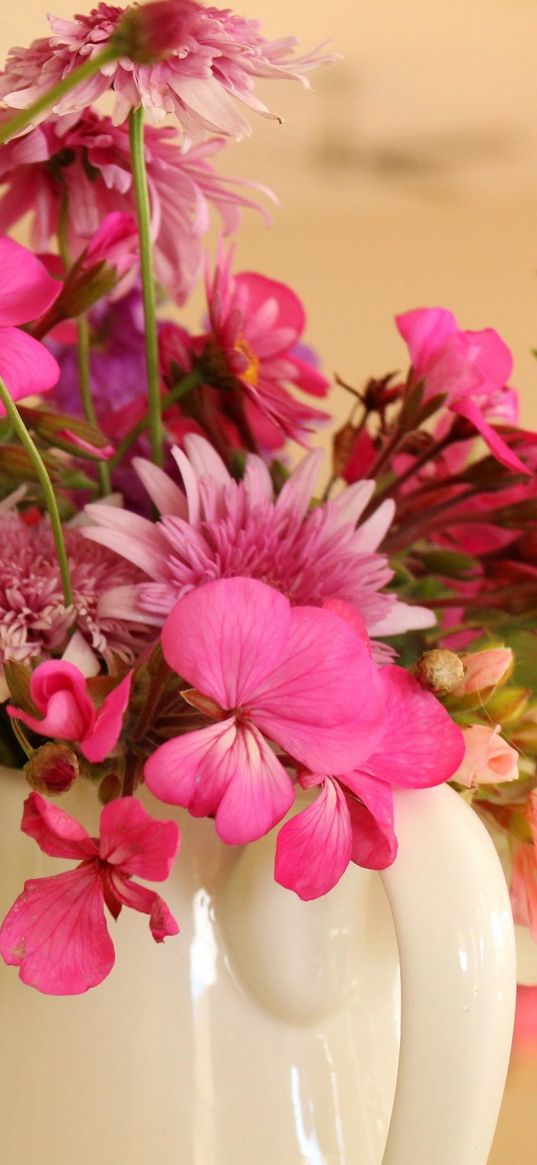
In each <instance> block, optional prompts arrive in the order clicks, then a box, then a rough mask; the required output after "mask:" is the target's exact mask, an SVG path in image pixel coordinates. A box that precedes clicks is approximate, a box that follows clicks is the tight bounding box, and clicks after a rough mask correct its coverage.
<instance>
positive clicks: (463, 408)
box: [452, 397, 531, 474]
mask: <svg viewBox="0 0 537 1165" xmlns="http://www.w3.org/2000/svg"><path fill="white" fill-rule="evenodd" d="M452 407H453V412H455V413H458V414H459V416H461V417H466V420H467V421H470V424H472V425H473V426H474V428H476V429H477V431H478V433H480V435H481V436H482V438H483V440H484V441H485V442H486V444H487V445H488V447H489V449H490V451H491V453H493V454H494V456H495V458H496V460H497V461H499V462H500V464H501V465H505V466H506V467H507V469H512V470H514V472H515V473H524V474H531V470H530V469H528V466H527V465H524V462H523V461H521V460H520V458H519V457H517V455H516V453H513V450H512V449H510V448H509V446H508V445H507V444H506V442H505V441H504V439H503V437H501V436H500V434H499V433H498V432H497V430H496V429H494V428H493V427H492V425H489V423H488V421H486V420H485V417H484V415H483V411H482V409H480V408H479V406H478V405H477V404H476V403H475V401H473V400H470V398H469V397H465V398H463V399H462V400H458V401H456V402H455V403H454V404H453V406H452Z"/></svg>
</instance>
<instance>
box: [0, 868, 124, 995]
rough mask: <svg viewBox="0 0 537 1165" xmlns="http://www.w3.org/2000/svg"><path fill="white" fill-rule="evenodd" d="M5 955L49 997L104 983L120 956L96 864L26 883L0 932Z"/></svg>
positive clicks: (3, 954)
mask: <svg viewBox="0 0 537 1165" xmlns="http://www.w3.org/2000/svg"><path fill="white" fill-rule="evenodd" d="M0 954H1V955H2V958H3V959H4V960H5V962H6V963H9V964H11V965H12V966H19V967H20V977H21V979H22V981H23V983H27V984H29V986H31V987H36V988H37V990H38V991H43V992H44V993H45V994H47V995H79V994H81V992H83V991H87V990H88V989H89V988H90V987H95V986H96V985H97V984H98V983H101V982H102V980H103V979H105V978H106V976H107V975H108V974H109V973H110V971H111V970H112V967H113V965H114V957H115V956H114V947H113V944H112V940H111V938H110V935H109V933H108V929H107V926H106V920H105V917H104V909H103V892H102V885H101V877H100V873H99V867H98V866H97V864H96V863H95V864H94V863H89V864H88V865H84V866H78V868H77V869H76V870H69V871H68V873H65V874H55V875H53V877H51V878H35V879H32V880H31V881H29V882H26V883H25V886H24V890H23V893H22V894H20V895H19V897H18V898H17V900H16V902H15V903H14V904H13V906H12V908H11V910H10V911H9V914H8V915H7V917H6V918H5V919H4V922H3V924H2V927H1V928H0Z"/></svg>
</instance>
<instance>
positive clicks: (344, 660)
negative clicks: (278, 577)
mask: <svg viewBox="0 0 537 1165" xmlns="http://www.w3.org/2000/svg"><path fill="white" fill-rule="evenodd" d="M162 647H163V651H164V655H165V657H166V660H167V662H168V663H169V665H170V667H171V668H172V669H173V670H174V671H176V672H178V673H179V675H181V676H182V677H183V678H184V679H186V680H187V681H188V683H190V684H192V685H194V687H195V689H196V690H197V692H198V693H199V694H200V695H201V697H202V701H203V706H204V707H207V706H212V709H213V711H212V715H213V716H214V718H215V722H214V723H213V724H211V725H210V726H209V727H207V728H202V729H200V730H199V731H194V732H187V733H186V734H185V735H183V736H180V737H177V738H176V739H174V740H169V741H166V743H165V744H162V745H161V746H160V748H158V749H157V751H156V752H155V753H153V756H151V757H150V758H149V760H148V761H147V763H146V766H145V778H146V782H147V784H148V786H149V788H150V789H151V791H152V792H153V793H154V794H155V795H156V796H157V797H160V799H161V800H163V801H169V802H171V803H172V804H176V805H183V806H185V807H187V808H188V809H189V810H190V812H191V813H192V814H193V815H194V816H196V817H198V816H200V817H204V816H209V815H215V818H216V829H217V831H218V834H219V836H220V837H221V838H222V840H223V841H226V842H229V843H231V844H233V845H235V844H242V843H243V842H247V841H253V840H255V838H258V837H261V836H262V834H264V833H266V832H267V831H268V830H269V829H271V828H272V826H273V825H275V824H276V823H277V822H278V821H280V820H281V818H282V817H283V816H284V815H285V813H286V812H287V810H288V809H289V807H290V805H291V804H292V802H293V799H294V789H293V785H292V782H291V780H290V778H289V776H288V774H287V772H286V771H285V768H284V767H283V764H282V763H281V761H280V759H279V758H278V756H277V755H276V752H275V751H273V749H272V747H271V743H270V742H274V743H276V744H277V745H279V747H280V749H283V750H284V751H285V752H286V753H288V754H289V755H290V757H292V758H293V760H294V761H295V762H296V761H298V762H299V763H300V764H301V765H306V766H308V768H312V769H314V770H315V771H318V769H319V766H320V765H322V764H325V763H326V764H327V765H330V766H331V767H332V766H333V767H334V769H335V770H337V771H340V770H341V769H342V768H345V767H346V766H347V765H349V766H353V765H355V764H357V763H359V761H360V759H361V758H362V757H363V756H364V755H367V753H368V752H369V751H370V750H371V745H372V742H373V741H374V740H376V739H377V738H378V736H379V732H380V731H381V724H382V716H383V697H382V692H381V688H380V682H379V679H378V672H377V669H376V667H375V665H374V664H373V662H372V660H371V657H370V654H369V649H368V645H367V644H366V643H365V642H364V639H363V637H362V636H359V635H357V634H356V631H355V630H354V627H352V626H350V625H349V623H347V621H346V620H344V619H342V618H340V616H339V615H337V614H334V613H333V612H332V611H328V610H319V609H317V608H311V607H291V605H290V603H289V601H288V600H287V599H286V598H285V596H284V595H281V594H279V593H278V592H277V591H275V590H274V589H273V588H272V587H268V586H266V585H265V584H264V583H262V582H258V581H257V580H255V579H247V578H235V579H220V580H219V581H218V582H214V583H207V585H206V586H204V587H200V588H198V589H197V590H195V591H191V592H190V594H188V595H186V597H185V598H184V599H181V600H180V601H179V602H178V603H177V605H176V606H175V607H174V609H173V611H172V612H171V614H170V615H169V616H168V619H167V620H166V623H165V625H164V628H163V631H162ZM197 698H198V697H196V699H197ZM208 702H209V705H208Z"/></svg>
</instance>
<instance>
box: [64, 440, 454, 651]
mask: <svg viewBox="0 0 537 1165" xmlns="http://www.w3.org/2000/svg"><path fill="white" fill-rule="evenodd" d="M185 448H186V450H187V453H188V456H186V455H185V454H184V453H183V452H181V451H180V450H178V449H176V450H175V451H174V453H175V458H176V461H177V464H178V466H179V469H180V471H181V474H182V478H183V483H184V488H185V491H186V497H185V494H184V493H183V492H182V490H180V489H179V488H178V486H176V485H175V484H174V483H173V482H172V481H171V479H170V478H169V477H168V476H167V475H166V474H165V473H163V472H162V470H160V469H157V468H156V467H155V466H154V465H151V464H150V462H148V461H144V460H141V459H137V460H136V461H135V467H136V470H137V472H138V474H139V476H140V478H141V480H142V481H143V482H144V484H145V486H146V489H147V490H148V493H149V494H150V496H151V498H152V500H153V501H154V503H155V505H156V506H157V507H158V509H159V510H160V513H161V515H162V517H161V521H160V522H159V523H158V524H157V525H154V524H153V523H152V522H149V521H148V520H147V519H145V518H141V517H139V516H137V515H135V514H130V513H127V512H126V511H124V510H118V509H116V508H115V507H112V506H105V505H102V504H101V505H100V504H94V505H90V506H88V507H87V509H88V514H89V517H90V519H91V520H92V521H93V522H94V523H95V525H94V526H89V527H85V528H84V534H85V536H86V537H87V538H90V539H91V540H92V541H93V542H97V543H99V544H100V545H102V546H106V547H113V548H114V550H115V551H116V552H117V553H118V554H123V555H124V556H125V557H126V558H127V559H129V560H130V561H131V562H136V564H137V565H138V566H139V567H140V569H141V570H143V572H144V574H145V575H146V578H147V579H150V580H151V582H145V583H139V584H134V585H127V586H119V587H116V586H114V587H111V588H110V589H109V590H108V591H107V593H106V594H105V595H103V597H102V599H101V602H100V604H99V614H100V616H101V617H104V616H106V617H110V618H115V617H117V616H118V615H120V614H121V613H123V614H124V616H125V617H128V618H129V619H133V620H139V621H140V622H142V623H145V624H150V623H152V624H154V625H155V626H160V625H161V624H162V623H163V622H164V620H165V618H166V616H167V615H168V613H169V612H170V611H171V609H172V607H173V606H174V604H175V603H176V602H177V599H178V598H180V597H181V596H182V595H185V594H187V592H188V591H190V590H192V589H193V588H194V587H197V586H200V585H202V584H203V583H207V582H210V581H212V580H215V579H218V578H230V577H235V576H239V575H240V576H243V577H249V578H257V579H261V580H262V581H263V582H266V583H269V584H270V585H272V586H274V587H275V588H276V589H277V590H279V591H282V592H283V593H284V594H285V595H287V597H288V598H289V599H290V601H291V603H292V604H293V605H294V606H322V605H323V603H325V602H326V601H327V600H329V599H340V600H344V601H345V602H347V603H350V604H351V605H352V606H353V607H354V608H355V609H356V610H357V611H358V612H359V613H360V615H361V616H362V619H363V620H364V622H365V624H366V627H367V630H368V633H369V635H370V636H384V635H395V634H398V633H400V632H402V631H407V630H409V629H411V628H416V627H428V626H431V624H433V623H434V615H433V614H432V612H431V611H428V610H426V609H425V608H423V607H410V606H408V605H407V604H405V603H402V602H400V601H399V600H398V599H397V597H396V595H395V594H388V593H387V592H386V591H385V590H384V589H383V588H384V587H385V586H386V584H387V583H388V582H389V581H390V579H391V577H392V571H391V570H390V567H389V565H388V561H387V559H386V557H385V555H383V554H379V553H378V547H379V545H380V544H381V542H382V540H383V538H384V535H385V533H386V531H387V529H388V527H389V525H390V522H391V519H392V516H393V512H394V505H393V502H391V501H385V502H383V503H382V505H381V506H379V508H378V509H377V510H376V511H375V513H374V514H373V515H372V516H371V517H370V518H368V520H367V521H365V522H363V523H362V525H361V526H357V523H358V522H359V520H360V517H361V515H362V513H363V511H364V509H365V507H366V506H367V504H368V502H369V501H370V499H371V496H372V494H373V491H374V488H375V487H374V482H372V481H363V482H358V483H356V485H353V486H350V487H349V488H348V489H346V490H344V491H343V493H342V494H340V496H339V497H338V498H336V499H335V500H333V501H329V502H326V503H324V505H320V506H317V507H315V508H314V509H311V510H310V509H309V506H310V501H311V497H312V493H313V489H314V483H315V479H316V476H317V472H318V469H319V464H320V461H321V460H322V456H323V455H322V453H321V451H320V450H317V451H315V452H312V453H310V454H308V455H307V456H306V457H305V458H304V460H303V461H302V463H301V465H300V466H299V467H298V469H297V470H295V472H294V473H293V474H292V476H291V478H290V479H289V481H288V482H287V483H286V485H285V486H284V487H283V489H282V491H281V493H280V495H279V497H278V498H277V500H276V501H274V500H273V490H272V482H271V479H270V474H269V472H268V469H267V467H266V465H265V464H264V462H263V461H261V459H260V458H259V457H256V456H255V455H250V456H249V457H248V459H247V467H246V474H245V477H244V481H242V482H236V481H234V480H233V479H232V478H231V476H230V475H229V473H228V471H227V469H226V468H225V466H224V464H223V462H222V461H221V460H220V458H219V457H218V455H217V453H216V452H215V451H214V449H213V448H212V447H211V446H210V445H209V444H208V442H207V441H205V440H204V439H203V438H202V437H198V436H196V435H195V434H189V435H188V436H187V437H185ZM390 654H391V653H390V651H389V649H388V648H386V646H385V645H383V644H376V645H375V655H376V657H377V659H379V658H380V659H386V657H387V656H389V655H390Z"/></svg>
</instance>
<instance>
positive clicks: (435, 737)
mask: <svg viewBox="0 0 537 1165" xmlns="http://www.w3.org/2000/svg"><path fill="white" fill-rule="evenodd" d="M380 676H381V682H382V686H383V688H384V691H385V696H386V713H385V717H384V721H383V736H382V740H381V742H380V747H377V748H376V749H375V751H374V752H372V754H371V756H369V757H368V759H367V760H366V761H365V763H364V765H363V769H364V771H365V772H367V773H369V774H370V775H372V776H373V777H376V778H377V779H378V780H381V781H386V782H387V783H388V784H390V785H401V786H403V787H404V788H407V787H408V788H429V787H430V786H432V785H440V784H442V782H443V781H448V780H449V778H450V777H452V776H453V773H454V772H455V771H456V770H457V769H458V767H459V765H460V763H461V761H462V758H463V756H464V740H463V736H462V732H461V730H460V728H458V726H457V725H456V724H454V722H453V720H452V719H451V717H450V716H449V715H448V713H447V712H446V710H445V708H443V707H442V705H441V704H440V702H439V701H438V700H437V699H436V696H433V695H432V693H431V692H426V691H424V689H423V688H422V687H420V685H419V684H418V682H417V680H415V679H414V677H413V676H411V675H409V674H408V672H406V671H404V669H403V668H401V667H394V666H389V667H383V668H381V670H380ZM357 767H358V766H357Z"/></svg>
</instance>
